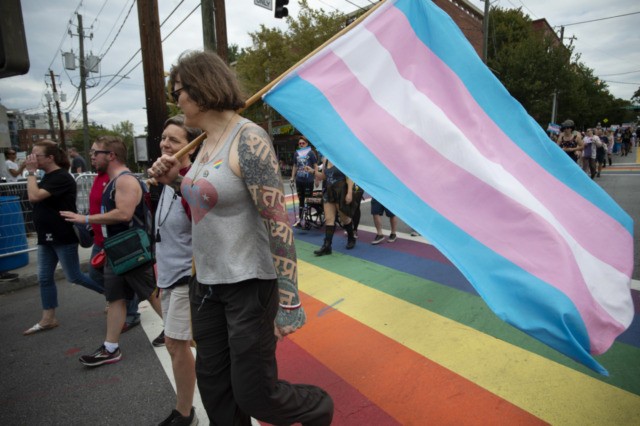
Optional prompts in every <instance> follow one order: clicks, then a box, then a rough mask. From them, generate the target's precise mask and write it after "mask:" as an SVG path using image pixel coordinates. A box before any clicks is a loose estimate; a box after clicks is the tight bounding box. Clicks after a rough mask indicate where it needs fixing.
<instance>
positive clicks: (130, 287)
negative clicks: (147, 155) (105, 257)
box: [60, 136, 162, 367]
mask: <svg viewBox="0 0 640 426" xmlns="http://www.w3.org/2000/svg"><path fill="white" fill-rule="evenodd" d="M90 153H91V157H92V160H93V162H94V164H95V167H96V169H97V170H98V171H105V172H107V174H108V175H109V179H110V181H109V183H108V184H107V186H106V187H105V189H104V192H103V195H102V212H103V213H101V214H93V215H80V214H77V213H73V212H60V214H62V216H63V217H65V218H66V219H67V220H68V221H70V222H75V223H96V224H101V225H103V234H104V235H105V237H106V238H108V237H112V236H114V235H117V234H119V233H121V232H124V231H126V230H127V229H129V228H130V227H131V226H133V224H134V222H138V223H140V222H142V223H144V217H143V216H144V207H143V203H144V200H143V196H144V191H143V188H142V185H141V182H140V181H139V180H138V178H136V177H135V176H134V175H132V174H131V172H130V171H129V169H128V168H127V166H126V164H125V161H126V158H127V148H126V146H125V145H124V142H123V141H122V139H120V138H118V137H116V136H101V137H99V138H98V139H97V140H96V141H95V142H94V143H93V146H92V147H91V151H90ZM134 215H135V216H136V217H138V220H137V221H136V220H134ZM104 286H105V297H106V299H107V302H109V311H108V313H107V334H106V338H105V341H104V344H102V345H101V346H100V347H99V348H98V349H97V350H96V351H95V352H94V353H92V354H89V355H83V356H81V357H80V362H81V363H82V364H84V365H86V366H87V367H98V366H100V365H104V364H113V363H116V362H118V361H120V359H121V358H122V353H121V352H120V347H119V344H118V342H119V340H120V333H121V331H122V326H123V325H124V322H125V318H126V314H127V312H126V305H125V300H126V299H131V297H132V296H133V294H134V293H135V294H137V295H138V298H139V299H140V300H141V301H143V300H149V303H150V304H151V306H152V307H153V309H154V310H155V311H156V312H157V313H158V315H162V314H161V312H162V311H161V308H160V300H159V299H158V298H157V297H151V295H152V294H153V292H154V290H155V276H154V272H153V262H149V263H147V264H145V265H142V266H139V267H137V268H135V269H132V270H131V271H128V272H126V273H125V274H123V275H116V274H115V273H114V272H113V271H112V270H111V268H110V266H109V262H106V263H105V266H104Z"/></svg>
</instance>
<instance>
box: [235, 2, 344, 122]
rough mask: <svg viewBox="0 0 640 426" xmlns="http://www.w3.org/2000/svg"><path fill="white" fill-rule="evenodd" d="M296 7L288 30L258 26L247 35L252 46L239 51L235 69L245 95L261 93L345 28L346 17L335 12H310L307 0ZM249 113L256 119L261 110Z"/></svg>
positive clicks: (289, 19) (290, 18)
mask: <svg viewBox="0 0 640 426" xmlns="http://www.w3.org/2000/svg"><path fill="white" fill-rule="evenodd" d="M299 4H300V13H299V15H298V17H297V19H294V18H292V17H288V18H287V24H288V25H289V28H288V29H287V31H286V32H285V31H282V30H280V29H277V28H267V27H265V26H264V25H261V26H260V28H259V30H258V31H256V32H253V33H249V35H250V36H251V40H252V43H253V45H252V46H251V47H249V48H246V49H242V51H241V52H240V54H239V57H238V63H237V66H236V71H237V73H238V78H239V80H240V82H241V84H242V87H243V90H244V91H245V93H246V94H247V95H248V96H250V95H253V94H254V93H257V92H258V91H260V90H261V89H262V88H263V87H264V86H266V84H267V83H268V82H270V81H272V80H273V79H275V78H277V77H278V76H280V75H281V74H282V73H284V72H286V71H287V70H288V69H289V68H291V67H292V66H293V65H294V64H295V63H296V62H298V61H299V60H300V59H302V58H304V57H305V56H306V55H307V54H309V53H310V52H312V51H313V50H314V49H315V48H317V47H318V46H320V45H321V44H322V43H324V42H325V41H326V40H328V39H329V38H331V37H332V36H333V35H334V34H335V33H337V32H338V31H339V30H340V29H341V28H342V27H343V26H344V22H345V18H344V16H343V15H341V14H340V13H338V12H332V13H327V12H325V11H324V10H322V9H312V8H310V7H309V4H308V2H307V0H301V1H300V2H299ZM250 110H251V111H253V114H254V115H256V116H259V115H262V114H263V112H262V110H261V107H254V108H252V109H250ZM251 111H249V110H248V111H247V113H250V112H251ZM245 115H247V114H245ZM261 120H262V119H261ZM261 120H260V121H261Z"/></svg>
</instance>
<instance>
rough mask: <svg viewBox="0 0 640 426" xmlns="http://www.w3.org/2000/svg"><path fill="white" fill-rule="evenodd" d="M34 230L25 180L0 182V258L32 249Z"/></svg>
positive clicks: (33, 247)
mask: <svg viewBox="0 0 640 426" xmlns="http://www.w3.org/2000/svg"><path fill="white" fill-rule="evenodd" d="M35 231H36V228H35V226H34V225H33V207H32V205H31V203H30V202H29V196H28V195H27V182H26V181H21V182H8V183H0V259H4V258H8V257H10V256H16V255H21V254H24V253H27V252H29V251H31V250H34V249H35ZM3 263H4V261H3ZM3 269H5V268H3ZM7 269H8V268H7Z"/></svg>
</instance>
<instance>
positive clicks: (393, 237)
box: [387, 234, 397, 243]
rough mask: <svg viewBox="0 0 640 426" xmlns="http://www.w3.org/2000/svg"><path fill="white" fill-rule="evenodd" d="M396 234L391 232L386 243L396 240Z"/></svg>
mask: <svg viewBox="0 0 640 426" xmlns="http://www.w3.org/2000/svg"><path fill="white" fill-rule="evenodd" d="M396 238H397V236H396V234H391V235H389V239H388V240H387V242H388V243H393V242H394V241H395V240H396Z"/></svg>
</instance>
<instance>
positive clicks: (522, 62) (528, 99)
mask: <svg viewBox="0 0 640 426" xmlns="http://www.w3.org/2000/svg"><path fill="white" fill-rule="evenodd" d="M573 56H574V55H573V48H572V47H565V46H563V45H561V43H560V40H558V38H557V37H555V35H554V34H552V33H548V34H545V33H544V32H540V31H535V30H534V29H533V27H532V25H531V19H530V18H529V16H527V15H525V14H524V13H522V10H521V9H510V10H507V9H501V8H499V7H492V8H491V11H490V19H489V46H488V60H487V65H488V66H489V68H491V70H492V71H493V72H494V73H495V74H496V76H497V77H498V78H499V79H500V81H501V82H502V84H504V86H505V87H506V88H507V90H508V91H509V93H511V95H512V96H513V97H514V98H516V99H517V100H518V101H519V102H520V103H521V104H522V106H523V107H524V108H525V109H526V110H527V112H528V113H529V114H530V115H531V116H532V117H533V118H534V119H535V120H536V121H537V122H538V123H539V124H540V125H541V126H542V127H543V128H545V129H546V127H547V123H548V122H549V121H550V119H551V110H552V105H553V94H554V92H555V91H557V115H556V122H562V121H563V120H565V119H566V118H571V119H572V120H574V121H575V123H576V125H577V126H578V127H579V128H582V127H590V126H595V125H596V124H597V123H598V122H602V121H603V119H604V118H607V119H608V122H609V123H610V124H612V123H622V122H624V121H627V120H628V117H629V112H628V111H627V110H624V109H622V108H623V107H624V106H625V105H627V104H628V102H627V101H624V100H622V99H616V98H615V97H614V96H613V95H612V94H611V93H610V92H609V90H608V87H607V84H606V83H604V82H602V81H600V80H598V78H597V77H595V76H594V75H593V70H591V69H590V68H588V67H587V66H586V65H584V64H582V63H581V62H580V61H579V59H580V57H579V55H575V57H574V59H573V60H572V57H573Z"/></svg>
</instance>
